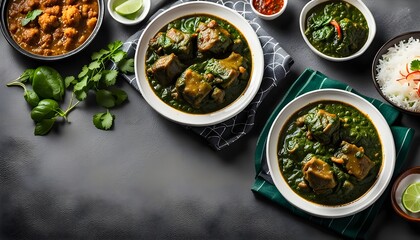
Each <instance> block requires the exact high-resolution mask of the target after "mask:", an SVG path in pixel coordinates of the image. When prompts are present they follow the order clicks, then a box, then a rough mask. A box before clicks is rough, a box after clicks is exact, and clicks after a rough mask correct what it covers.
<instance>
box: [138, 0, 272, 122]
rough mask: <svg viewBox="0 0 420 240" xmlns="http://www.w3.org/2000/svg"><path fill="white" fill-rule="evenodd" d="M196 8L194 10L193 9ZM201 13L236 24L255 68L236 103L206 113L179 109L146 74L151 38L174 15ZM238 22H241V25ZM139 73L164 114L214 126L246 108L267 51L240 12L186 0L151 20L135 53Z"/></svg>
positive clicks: (142, 87) (144, 87) (148, 95)
mask: <svg viewBox="0 0 420 240" xmlns="http://www.w3.org/2000/svg"><path fill="white" fill-rule="evenodd" d="M191 9H193V11H192V10H191ZM197 14H206V15H214V16H217V17H219V18H221V19H224V20H226V21H228V22H229V23H231V24H232V25H235V27H236V28H237V29H238V30H240V31H241V32H242V34H243V35H244V37H245V38H246V40H247V42H248V45H249V46H250V48H251V57H252V71H251V74H250V79H249V81H248V85H247V87H246V88H245V89H244V91H243V92H242V94H241V95H240V96H239V97H238V98H237V99H236V100H235V101H233V102H232V103H230V104H229V105H227V106H226V107H224V108H222V109H219V110H217V111H214V112H211V113H206V114H191V113H187V112H183V111H181V110H177V109H175V108H173V107H172V106H170V105H169V104H167V103H165V102H164V101H163V100H161V99H160V98H159V97H158V96H157V95H156V94H155V92H154V91H153V90H152V89H151V86H150V83H149V80H148V79H147V77H146V68H145V66H144V62H145V55H146V50H147V45H148V42H149V39H151V38H152V37H153V36H155V35H156V33H157V32H158V30H159V29H161V28H162V27H163V26H165V25H166V24H168V23H169V22H170V21H173V20H174V19H177V18H180V17H183V16H189V15H197ZM238 24H241V25H240V26H238ZM134 62H135V63H134V66H135V77H136V83H137V85H138V87H139V90H140V93H141V95H142V96H143V98H144V99H145V100H146V102H147V103H148V104H149V105H150V106H151V107H152V108H153V109H154V110H155V111H157V112H158V113H159V114H161V115H162V116H163V117H165V118H167V119H169V120H171V121H173V122H176V123H179V124H181V125H187V126H211V125H214V124H217V123H221V122H223V121H226V120H227V119H230V118H232V117H234V116H236V115H237V114H238V113H239V112H241V111H242V110H243V109H245V108H246V107H247V106H248V105H249V104H250V103H251V101H252V99H253V98H254V97H255V96H256V94H257V93H258V91H259V88H260V85H261V83H262V79H263V73H264V68H265V67H264V53H263V50H262V47H261V44H260V41H259V38H258V36H257V34H256V32H255V31H254V30H253V28H252V27H251V25H250V24H249V23H248V22H247V21H246V20H245V18H243V17H242V16H241V15H240V14H239V13H238V12H236V11H234V10H233V9H230V8H228V7H226V6H223V5H220V4H217V3H213V2H206V1H193V2H185V3H181V4H178V5H175V6H173V7H171V8H169V9H167V10H166V11H164V12H162V13H160V14H159V15H158V16H157V17H156V18H154V19H153V20H152V21H150V22H149V23H148V25H147V26H146V28H145V29H144V31H143V33H142V34H141V36H140V38H139V41H138V44H137V47H136V52H135V56H134Z"/></svg>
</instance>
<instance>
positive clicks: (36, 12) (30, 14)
mask: <svg viewBox="0 0 420 240" xmlns="http://www.w3.org/2000/svg"><path fill="white" fill-rule="evenodd" d="M41 14H42V10H40V9H35V10H33V11H29V12H28V13H27V14H26V16H25V17H24V18H23V19H22V21H21V24H22V26H26V25H27V24H28V23H30V22H31V21H33V20H35V19H36V17H38V16H39V15H41Z"/></svg>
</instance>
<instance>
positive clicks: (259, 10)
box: [251, 0, 288, 20]
mask: <svg viewBox="0 0 420 240" xmlns="http://www.w3.org/2000/svg"><path fill="white" fill-rule="evenodd" d="M287 2H288V0H251V8H252V11H253V12H254V13H255V14H256V15H257V16H258V17H259V18H261V19H264V20H273V19H275V18H277V17H278V16H280V15H281V14H282V13H283V12H284V10H285V9H286V6H287Z"/></svg>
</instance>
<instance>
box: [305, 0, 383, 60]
mask: <svg viewBox="0 0 420 240" xmlns="http://www.w3.org/2000/svg"><path fill="white" fill-rule="evenodd" d="M329 1H334V0H310V1H309V2H307V3H306V4H305V6H304V7H303V8H302V10H301V12H300V16H299V28H300V33H301V35H302V37H303V40H304V41H305V43H306V45H308V46H309V48H310V49H311V50H312V51H313V52H314V53H315V54H317V55H318V56H320V57H322V58H324V59H326V60H329V61H334V62H343V61H348V60H351V59H354V58H357V57H359V56H361V55H362V54H363V53H365V52H366V50H367V49H368V48H369V47H370V45H371V44H372V42H373V40H374V38H375V35H376V21H375V18H374V16H373V14H372V12H371V11H370V10H369V8H368V7H367V6H366V4H365V3H364V2H363V1H361V0H342V1H345V2H348V3H350V4H351V5H353V6H354V7H356V8H357V9H359V10H360V12H362V14H363V15H364V17H365V19H366V22H367V23H368V26H369V34H368V38H367V39H366V42H365V44H364V45H363V46H362V47H361V48H360V49H359V51H357V52H355V53H354V54H352V55H350V56H347V57H332V56H329V55H326V54H324V53H322V52H321V51H319V50H318V49H316V48H315V47H314V46H312V44H311V43H310V42H309V40H308V38H307V37H306V35H305V22H306V15H307V14H308V12H309V11H310V10H311V9H312V8H313V7H315V6H317V5H318V4H321V3H324V2H329Z"/></svg>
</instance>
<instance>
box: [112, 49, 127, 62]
mask: <svg viewBox="0 0 420 240" xmlns="http://www.w3.org/2000/svg"><path fill="white" fill-rule="evenodd" d="M126 55H127V53H126V52H124V51H123V50H118V51H116V52H114V53H113V54H112V61H114V62H115V63H119V62H120V61H121V60H123V59H124V58H125V56H126Z"/></svg>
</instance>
